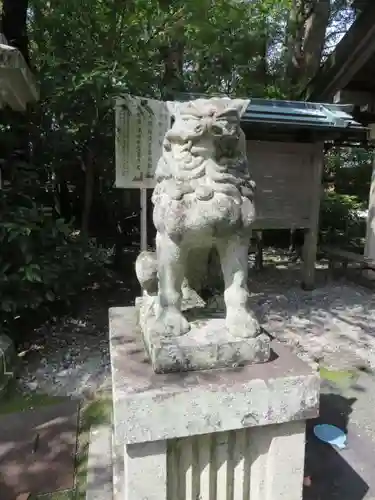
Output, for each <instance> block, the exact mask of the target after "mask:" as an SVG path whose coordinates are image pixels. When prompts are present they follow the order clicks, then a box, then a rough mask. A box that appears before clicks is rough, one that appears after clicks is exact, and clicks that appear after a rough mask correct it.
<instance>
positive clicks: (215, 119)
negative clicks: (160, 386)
mask: <svg viewBox="0 0 375 500" xmlns="http://www.w3.org/2000/svg"><path fill="white" fill-rule="evenodd" d="M247 105H248V100H243V99H229V98H212V99H196V100H193V101H189V102H179V103H173V105H172V104H171V109H172V108H174V110H173V115H174V122H173V125H172V127H171V128H170V130H168V131H167V133H166V134H165V137H164V142H163V151H162V156H161V158H160V160H159V162H158V165H157V168H156V172H155V178H156V186H155V189H154V192H153V196H152V201H153V203H154V214H153V218H154V224H155V227H156V230H157V235H156V253H157V258H156V259H153V258H152V256H151V255H146V254H144V253H143V254H141V255H140V257H139V258H138V259H137V264H136V272H137V276H138V279H139V281H140V284H141V286H142V288H143V290H144V292H145V294H148V295H154V290H155V288H157V289H158V294H157V297H156V298H155V302H156V307H155V308H154V314H153V317H152V315H151V316H148V315H145V316H144V319H145V323H146V324H147V325H146V326H147V330H148V332H147V333H146V335H145V337H146V345H147V344H148V341H147V339H148V338H150V339H151V335H152V337H153V338H154V339H155V342H154V341H152V342H150V344H155V343H157V341H156V339H157V337H158V336H159V337H160V342H163V340H162V339H163V337H165V336H167V337H171V336H175V337H179V336H181V335H184V334H186V333H187V332H188V331H189V329H190V328H191V325H190V324H189V321H188V320H187V318H186V317H185V315H184V314H183V313H182V309H181V301H182V298H183V292H182V288H183V283H184V281H185V282H186V281H187V283H188V284H189V285H190V286H192V287H197V289H201V288H202V287H203V283H202V278H203V279H205V277H206V276H208V272H207V271H208V269H207V267H208V256H209V253H210V249H211V248H215V249H216V250H217V252H218V255H219V258H220V264H221V268H222V272H223V278H224V285H225V292H224V299H225V305H226V315H225V323H226V327H227V329H228V331H229V333H230V335H231V336H233V337H246V338H255V337H257V336H259V335H260V334H261V329H260V327H259V323H258V321H257V319H256V317H255V315H254V314H253V311H251V309H250V307H249V292H248V289H247V272H248V247H249V240H250V235H251V224H252V222H253V220H254V218H255V207H254V203H253V198H254V196H253V195H254V192H253V191H254V183H253V181H252V179H251V175H250V169H249V165H248V161H247V153H246V140H245V135H244V133H243V131H242V130H241V127H240V116H241V114H242V112H243V110H244V109H246V107H247ZM152 266H155V270H154V271H153V270H152ZM156 268H157V269H156ZM156 282H157V286H156ZM155 295H156V294H155ZM149 323H152V324H149ZM259 343H262V341H261V340H260V341H258V342H253V344H255V345H258V344H259ZM250 357H251V356H250ZM252 357H253V358H254V359H257V360H259V359H260V358H259V357H258V356H257V355H253V356H252ZM162 359H164V357H161V358H160V362H161V360H162ZM218 359H219V364H218V365H217V366H222V362H221V357H220V356H219V358H218ZM208 364H209V366H211V364H210V363H208ZM166 369H169V366H168V367H166Z"/></svg>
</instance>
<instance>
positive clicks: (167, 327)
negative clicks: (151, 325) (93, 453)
mask: <svg viewBox="0 0 375 500" xmlns="http://www.w3.org/2000/svg"><path fill="white" fill-rule="evenodd" d="M155 328H156V329H157V331H158V333H159V334H160V335H161V336H168V337H169V336H175V337H179V336H180V335H184V334H185V333H187V332H188V331H189V330H190V324H189V322H188V321H187V319H186V318H185V317H184V316H183V315H182V313H181V312H180V311H178V310H177V309H165V310H163V311H161V313H160V315H159V316H158V318H157V320H156V323H155Z"/></svg>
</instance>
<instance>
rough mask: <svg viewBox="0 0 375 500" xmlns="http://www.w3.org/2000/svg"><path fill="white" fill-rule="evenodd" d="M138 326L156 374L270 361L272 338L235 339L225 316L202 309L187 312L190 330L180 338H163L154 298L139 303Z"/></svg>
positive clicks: (143, 298)
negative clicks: (155, 323)
mask: <svg viewBox="0 0 375 500" xmlns="http://www.w3.org/2000/svg"><path fill="white" fill-rule="evenodd" d="M136 308H137V313H138V318H139V324H140V329H141V333H142V336H143V341H144V344H145V348H146V351H147V353H148V355H149V358H150V361H151V365H152V367H153V369H154V371H155V373H170V372H181V371H197V370H213V369H218V368H236V367H239V366H244V365H246V364H254V363H265V362H267V361H268V360H269V359H270V354H271V347H270V338H269V336H268V335H267V334H266V333H262V334H260V335H258V336H257V337H255V338H253V337H234V336H233V335H231V334H230V332H229V331H228V329H227V327H226V325H225V315H224V314H218V315H215V314H214V313H212V312H210V311H207V310H206V309H204V308H202V307H200V308H199V309H192V310H190V311H186V312H185V315H186V317H187V319H188V320H189V323H190V327H191V329H190V331H189V332H188V333H186V334H185V335H181V336H180V337H171V336H160V334H159V332H157V333H155V332H153V330H152V326H151V327H150V325H149V323H151V324H152V319H153V314H152V310H153V308H152V298H150V297H139V298H137V300H136Z"/></svg>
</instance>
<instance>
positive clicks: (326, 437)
mask: <svg viewBox="0 0 375 500" xmlns="http://www.w3.org/2000/svg"><path fill="white" fill-rule="evenodd" d="M314 434H315V436H316V437H317V438H318V439H320V440H321V441H323V442H324V443H328V444H331V445H333V446H337V448H339V449H340V450H342V449H343V448H345V447H346V439H347V436H346V434H345V432H343V431H342V430H341V429H339V428H338V427H336V426H335V425H329V424H320V425H316V426H315V427H314Z"/></svg>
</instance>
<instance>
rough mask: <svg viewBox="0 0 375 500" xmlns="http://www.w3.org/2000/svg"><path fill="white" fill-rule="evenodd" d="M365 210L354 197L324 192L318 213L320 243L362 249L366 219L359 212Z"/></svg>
mask: <svg viewBox="0 0 375 500" xmlns="http://www.w3.org/2000/svg"><path fill="white" fill-rule="evenodd" d="M365 208H366V207H365V206H364V204H363V203H362V202H361V201H360V200H359V199H358V198H357V197H356V196H349V195H346V194H338V193H335V192H326V193H325V194H324V197H323V200H322V204H321V213H320V239H321V241H322V242H324V243H329V244H334V245H340V247H341V248H345V247H347V248H353V247H358V248H361V247H363V243H364V239H365V235H366V219H365V218H364V217H363V216H361V212H363V210H364V209H365Z"/></svg>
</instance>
